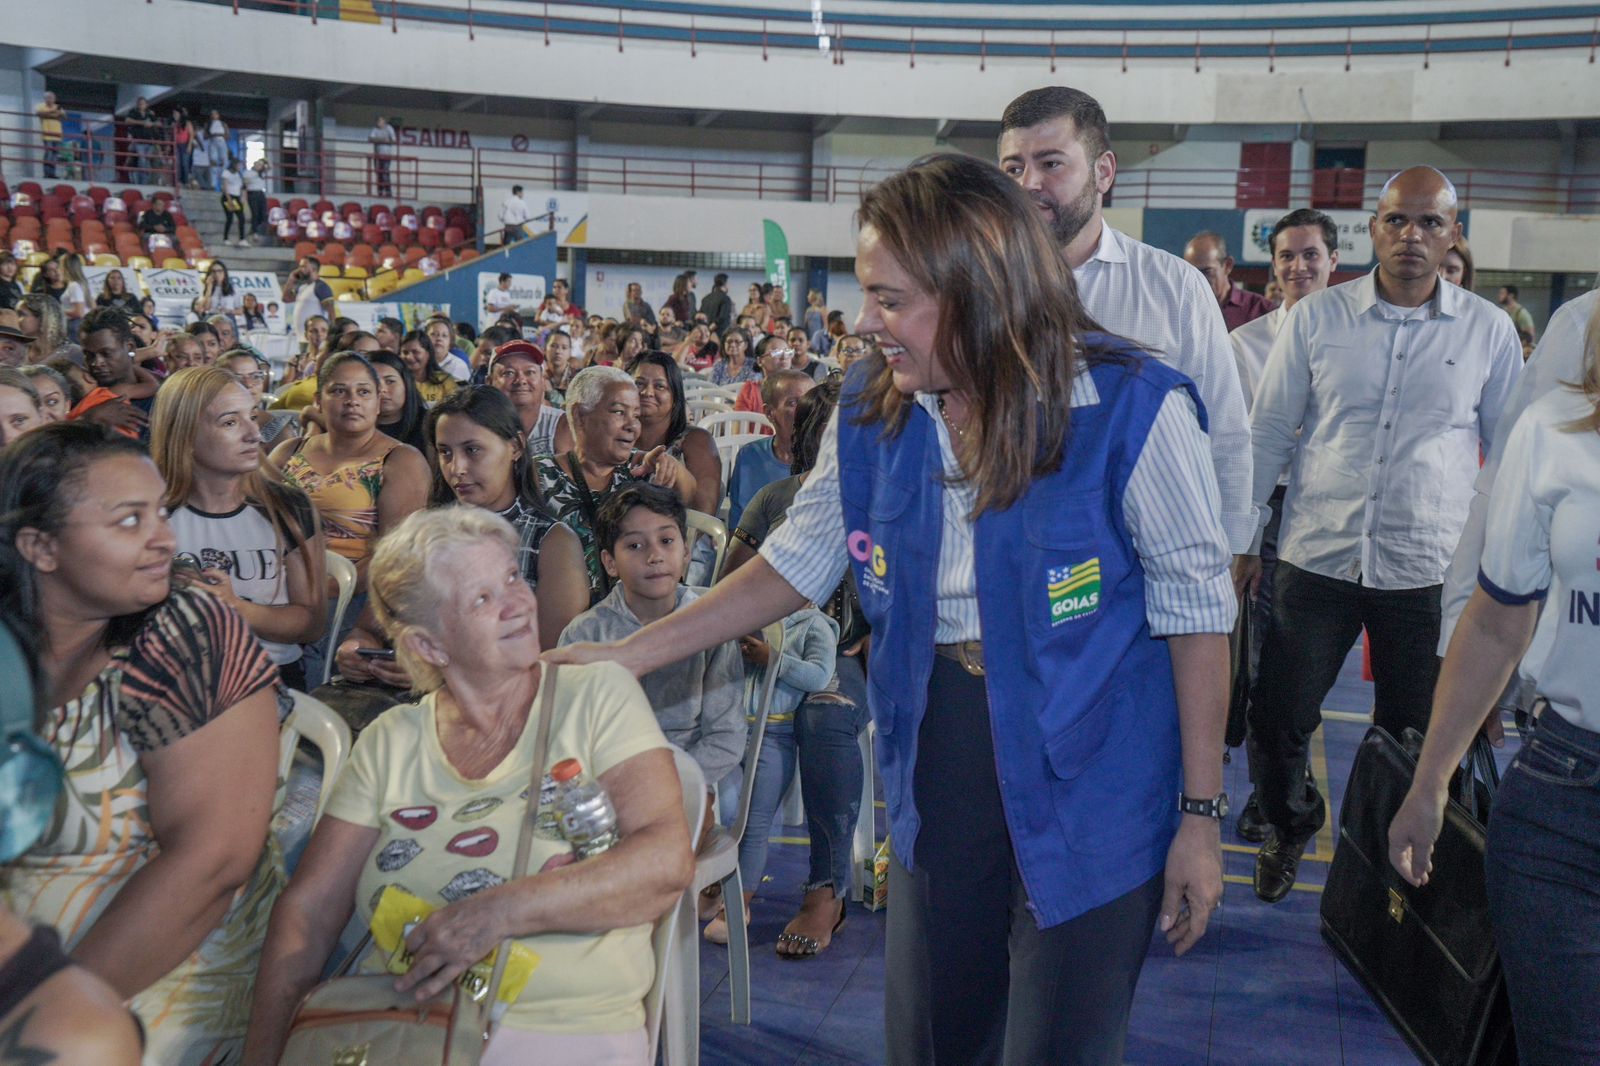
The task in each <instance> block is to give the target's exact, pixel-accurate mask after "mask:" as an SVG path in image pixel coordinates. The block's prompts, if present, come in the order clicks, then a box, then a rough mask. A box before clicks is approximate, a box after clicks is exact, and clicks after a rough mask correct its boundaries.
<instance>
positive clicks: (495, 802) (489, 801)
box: [450, 796, 502, 822]
mask: <svg viewBox="0 0 1600 1066" xmlns="http://www.w3.org/2000/svg"><path fill="white" fill-rule="evenodd" d="M501 802H502V801H501V799H500V797H499V796H485V797H484V798H482V799H475V800H473V801H472V802H471V803H469V804H467V805H466V806H464V807H462V808H461V809H460V810H458V811H456V813H454V814H452V815H451V816H450V817H451V819H453V820H454V821H457V822H476V821H477V820H478V819H479V818H487V817H488V816H489V812H490V811H492V810H494V809H495V808H496V807H498V806H500V804H501Z"/></svg>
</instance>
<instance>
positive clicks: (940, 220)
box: [856, 153, 1107, 516]
mask: <svg viewBox="0 0 1600 1066" xmlns="http://www.w3.org/2000/svg"><path fill="white" fill-rule="evenodd" d="M856 218H857V221H858V222H859V224H860V226H861V228H862V229H866V228H868V227H871V228H872V230H873V231H874V232H875V233H876V235H877V237H878V240H879V241H881V242H882V245H883V248H884V250H885V251H887V252H888V253H889V254H890V255H891V256H893V257H894V260H895V261H896V262H897V263H898V264H899V265H900V268H901V269H902V270H904V271H905V272H906V274H907V275H908V276H909V277H910V278H911V280H912V282H913V283H914V284H915V285H916V286H917V287H918V288H919V289H921V290H922V291H923V292H925V293H928V294H930V295H931V296H932V297H933V298H934V299H935V300H936V301H937V302H938V315H939V321H938V327H937V330H936V332H935V339H934V351H933V353H932V354H933V357H934V358H935V359H936V360H937V361H938V363H939V365H940V366H941V367H943V369H944V371H945V374H946V375H947V376H948V377H949V379H950V384H951V387H952V389H953V390H954V391H957V392H960V393H962V394H963V395H965V396H966V397H967V400H968V404H969V406H970V413H969V415H968V418H967V426H968V428H967V431H966V433H965V435H964V436H962V437H961V438H960V439H959V440H958V441H957V442H956V457H957V459H958V460H959V461H960V463H961V469H962V471H963V472H964V474H965V476H966V479H967V480H968V481H970V482H971V483H972V485H973V486H974V488H975V489H976V502H975V503H974V506H973V514H974V516H976V515H979V514H982V513H983V512H985V511H989V510H1005V509H1006V508H1007V507H1010V506H1011V505H1012V504H1014V503H1016V502H1017V500H1019V499H1021V498H1022V495H1023V494H1024V493H1025V492H1026V491H1027V490H1028V486H1029V485H1030V484H1031V483H1032V482H1033V480H1034V479H1035V478H1038V477H1041V476H1043V475H1046V474H1049V473H1052V472H1053V471H1055V470H1056V469H1058V468H1059V467H1060V465H1061V459H1062V455H1063V453H1064V449H1065V446H1066V440H1067V433H1068V430H1069V428H1070V425H1071V403H1070V400H1069V397H1071V395H1072V383H1073V379H1074V378H1075V377H1076V376H1077V373H1078V370H1079V369H1080V367H1081V366H1082V365H1083V362H1084V361H1085V360H1087V361H1089V362H1091V363H1093V362H1099V361H1102V360H1105V359H1106V358H1107V355H1106V354H1105V353H1103V352H1102V351H1100V350H1098V349H1096V350H1083V346H1082V337H1083V335H1084V334H1085V333H1087V332H1089V331H1099V326H1097V325H1096V324H1095V322H1094V320H1093V319H1091V318H1090V317H1089V314H1088V312H1086V311H1085V310H1084V308H1083V304H1082V302H1081V301H1080V300H1079V298H1078V287H1077V285H1076V284H1075V283H1074V282H1073V279H1072V270H1071V268H1069V267H1068V266H1067V261H1066V259H1065V257H1063V256H1062V254H1061V249H1060V247H1059V245H1058V244H1057V243H1056V241H1055V239H1054V237H1052V236H1051V233H1050V230H1049V228H1048V227H1047V226H1046V225H1045V223H1044V221H1043V216H1041V215H1040V213H1039V209H1038V207H1036V206H1035V205H1034V204H1033V202H1032V201H1030V200H1029V199H1028V196H1027V194H1026V193H1024V192H1023V191H1022V188H1021V186H1019V185H1018V184H1017V183H1016V182H1014V181H1012V180H1011V179H1010V178H1008V177H1006V176H1005V175H1004V174H1002V173H1001V172H1000V170H999V168H997V167H996V166H994V164H992V163H986V162H983V161H982V160H979V159H977V158H975V157H973V156H967V155H957V154H954V153H940V154H936V155H928V156H923V157H922V158H921V159H918V160H916V161H915V162H913V163H912V164H911V165H910V166H908V167H906V168H905V169H904V170H902V171H900V172H899V173H898V174H895V175H894V176H892V177H889V178H886V179H885V180H883V181H881V182H879V183H878V184H877V185H874V186H873V187H872V188H870V189H868V190H867V191H866V192H865V193H863V194H862V197H861V207H860V209H859V210H858V211H857V212H856ZM974 293H984V294H986V295H985V298H984V299H974V298H973V294H974ZM870 298H871V297H870V296H869V299H870ZM864 362H866V364H867V367H866V376H867V383H866V386H865V387H864V388H863V389H862V391H861V395H860V398H859V400H858V401H857V402H858V403H859V404H860V406H861V409H862V415H861V417H860V421H861V423H863V424H870V423H879V424H881V425H882V427H883V431H884V433H885V434H888V435H893V434H897V433H899V432H900V431H901V430H902V429H904V428H905V425H906V421H907V419H908V418H909V417H910V414H911V408H912V407H913V406H914V404H913V402H912V399H911V397H910V396H907V395H905V394H904V393H902V392H901V391H900V390H899V389H897V388H895V385H894V377H893V375H892V374H891V373H890V370H889V367H888V365H887V364H886V363H885V362H884V358H883V356H882V354H881V353H879V354H877V355H872V356H868V357H867V358H866V360H864Z"/></svg>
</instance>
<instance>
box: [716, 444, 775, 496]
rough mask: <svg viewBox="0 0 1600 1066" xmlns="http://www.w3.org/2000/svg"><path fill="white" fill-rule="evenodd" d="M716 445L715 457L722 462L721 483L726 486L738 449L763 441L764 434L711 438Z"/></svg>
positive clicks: (730, 476) (731, 473) (730, 477)
mask: <svg viewBox="0 0 1600 1066" xmlns="http://www.w3.org/2000/svg"><path fill="white" fill-rule="evenodd" d="M711 439H712V440H714V441H716V443H717V457H718V458H719V459H721V460H722V483H723V485H727V484H728V482H729V481H730V480H731V479H732V478H733V460H734V457H735V456H737V455H738V454H739V449H740V448H743V447H744V446H745V445H746V444H754V443H755V442H756V441H758V440H765V439H766V434H765V433H735V434H733V435H732V436H727V437H712V438H711Z"/></svg>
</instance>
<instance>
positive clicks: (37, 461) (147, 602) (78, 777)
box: [0, 422, 283, 1066]
mask: <svg viewBox="0 0 1600 1066" xmlns="http://www.w3.org/2000/svg"><path fill="white" fill-rule="evenodd" d="M165 490H166V486H165V483H164V482H163V481H162V479H161V474H160V473H159V472H158V471H157V469H156V466H155V464H154V463H153V462H151V461H150V459H149V457H148V456H146V455H145V454H144V451H143V449H141V448H140V447H139V445H138V444H136V443H135V442H133V441H130V440H127V439H125V438H122V437H119V436H116V435H114V434H107V433H106V432H105V431H104V430H102V429H100V428H99V427H97V426H94V425H92V424H89V423H84V422H58V423H55V424H52V425H50V426H46V427H43V428H41V429H38V430H35V431H34V432H32V433H29V434H28V435H27V436H26V437H25V438H24V439H22V440H20V441H18V442H17V443H16V444H14V445H12V446H11V447H10V448H8V449H6V451H5V453H4V455H3V456H0V612H3V613H4V615H5V617H7V618H9V619H11V620H12V621H13V622H14V623H15V629H16V632H17V633H18V634H19V635H20V636H21V638H22V639H24V640H28V641H30V642H32V643H33V644H34V645H35V646H34V647H33V648H32V649H31V651H33V652H34V653H35V654H36V655H37V658H38V661H39V663H40V665H41V668H42V672H43V681H44V684H45V685H46V687H47V694H48V698H47V699H46V700H45V701H44V703H45V705H46V706H49V707H50V708H51V710H50V711H48V712H46V714H45V715H44V716H43V719H42V721H41V722H40V723H39V732H40V735H41V736H42V737H43V738H44V739H45V741H46V742H47V743H49V744H50V745H51V746H52V747H53V748H54V749H55V751H56V753H57V755H58V756H60V758H61V760H62V763H63V765H64V767H65V769H66V781H65V788H64V791H63V794H62V797H61V798H60V799H59V800H58V801H57V807H56V814H55V820H54V822H53V824H52V825H51V827H50V829H49V830H48V831H47V832H46V834H45V836H44V837H43V838H42V839H41V840H40V841H39V842H38V843H37V844H35V845H34V846H33V848H32V849H31V850H30V851H28V852H27V853H26V854H25V855H23V856H22V857H21V858H20V859H18V860H17V861H16V862H15V863H13V864H12V865H11V867H10V869H9V877H8V881H7V883H6V885H5V888H4V893H3V894H4V902H5V904H6V905H7V906H8V907H10V908H11V909H12V910H13V911H15V912H16V913H18V914H20V915H22V916H24V917H25V918H27V919H28V920H29V921H32V922H35V923H39V924H41V925H49V926H54V927H55V928H56V929H57V930H58V931H59V932H60V934H61V937H62V940H63V943H64V944H65V946H66V948H67V949H68V950H69V951H70V952H71V954H72V955H73V957H74V958H75V959H76V960H77V961H78V962H79V963H81V964H82V965H83V966H84V967H86V968H87V969H89V970H90V971H91V972H93V973H95V974H97V975H98V976H100V977H101V978H103V979H104V980H105V981H107V982H108V983H110V985H111V986H112V987H113V988H114V989H115V990H116V992H117V994H118V995H120V996H123V997H127V998H129V999H130V1001H131V1004H132V1006H133V1008H134V1010H135V1011H136V1012H137V1013H138V1014H139V1016H140V1018H141V1020H142V1021H143V1022H144V1025H145V1028H146V1030H147V1032H148V1034H149V1042H148V1045H147V1048H146V1054H147V1056H148V1059H147V1061H150V1062H159V1063H162V1064H164V1066H165V1064H177V1066H200V1064H204V1063H218V1062H224V1061H228V1060H229V1059H230V1057H234V1056H237V1055H238V1054H239V1053H240V1049H241V1045H242V1042H243V1038H244V1033H245V1024H246V1021H247V1014H248V1010H249V1004H250V995H251V988H252V984H253V982H254V979H255V971H256V965H257V957H258V954H259V951H260V946H261V942H262V938H263V936H264V935H265V933H266V925H267V915H268V912H269V911H270V910H271V907H272V903H273V901H274V900H275V899H276V897H277V894H278V891H279V889H280V888H281V887H282V883H283V863H282V856H281V855H280V854H279V853H278V850H277V847H276V845H275V844H273V843H271V842H270V841H269V839H268V836H267V824H268V820H269V819H270V818H271V815H272V806H273V795H274V787H275V781H276V776H277V766H276V763H277V754H276V753H277V748H278V745H277V736H278V720H279V712H280V708H279V697H280V695H281V690H280V688H279V685H278V673H277V670H276V669H275V668H274V667H273V665H272V661H271V660H270V659H269V658H268V657H267V655H266V652H265V651H263V650H262V648H261V645H260V644H259V643H258V642H257V641H256V639H255V637H254V636H252V635H251V632H250V627H249V626H248V625H246V624H245V622H244V619H242V618H240V617H239V615H238V614H237V613H235V612H234V611H233V609H232V608H230V607H228V606H227V605H225V604H223V603H222V602H221V601H219V600H218V599H216V598H215V597H212V596H210V595H208V594H207V593H206V592H204V591H203V586H194V587H191V588H187V589H176V588H174V585H173V580H172V578H173V559H172V556H173V550H174V548H175V547H176V541H175V538H174V537H173V534H172V530H171V529H170V527H169V526H168V524H167V515H166V510H165V508H164V507H163V506H162V503H161V500H162V495H163V493H164V492H165Z"/></svg>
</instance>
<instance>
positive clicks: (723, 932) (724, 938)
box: [700, 910, 728, 947]
mask: <svg viewBox="0 0 1600 1066" xmlns="http://www.w3.org/2000/svg"><path fill="white" fill-rule="evenodd" d="M700 935H701V936H703V937H705V938H706V941H707V942H708V943H712V944H721V945H722V946H723V947H727V946H728V912H727V911H726V910H719V911H717V916H716V917H715V918H713V919H711V921H709V922H707V923H706V927H705V929H704V930H702V931H701V933H700Z"/></svg>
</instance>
